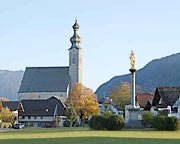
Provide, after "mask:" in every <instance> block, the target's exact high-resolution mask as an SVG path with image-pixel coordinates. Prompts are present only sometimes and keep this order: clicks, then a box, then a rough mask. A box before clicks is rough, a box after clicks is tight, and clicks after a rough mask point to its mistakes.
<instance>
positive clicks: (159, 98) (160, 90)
mask: <svg viewBox="0 0 180 144" xmlns="http://www.w3.org/2000/svg"><path fill="white" fill-rule="evenodd" d="M179 97H180V87H178V86H171V87H170V86H169V87H157V88H156V91H155V96H154V99H153V103H152V105H153V106H156V105H158V104H163V105H166V106H173V105H174V104H175V103H176V101H177V100H178V99H179Z"/></svg>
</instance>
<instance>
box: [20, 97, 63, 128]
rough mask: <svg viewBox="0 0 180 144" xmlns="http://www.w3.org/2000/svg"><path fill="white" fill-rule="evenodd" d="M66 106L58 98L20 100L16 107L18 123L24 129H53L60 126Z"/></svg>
mask: <svg viewBox="0 0 180 144" xmlns="http://www.w3.org/2000/svg"><path fill="white" fill-rule="evenodd" d="M65 112H66V105H65V104H64V103H63V101H62V100H61V98H59V97H55V96H53V97H50V98H48V99H46V100H44V99H36V100H35V99H34V100H27V99H26V100H21V102H20V104H19V107H18V114H19V122H20V123H23V124H24V125H25V126H26V127H54V126H56V125H62V123H63V121H62V118H63V116H64V114H65Z"/></svg>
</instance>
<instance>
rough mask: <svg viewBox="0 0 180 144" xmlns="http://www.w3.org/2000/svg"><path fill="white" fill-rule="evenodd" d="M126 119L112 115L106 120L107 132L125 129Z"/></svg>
mask: <svg viewBox="0 0 180 144" xmlns="http://www.w3.org/2000/svg"><path fill="white" fill-rule="evenodd" d="M124 125H125V122H124V119H123V118H122V117H121V116H119V115H110V116H109V117H108V118H107V119H106V125H105V127H106V129H107V130H120V129H122V128H123V127H124Z"/></svg>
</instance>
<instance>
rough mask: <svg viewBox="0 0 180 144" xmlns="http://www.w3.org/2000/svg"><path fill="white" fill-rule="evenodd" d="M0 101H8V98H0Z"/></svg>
mask: <svg viewBox="0 0 180 144" xmlns="http://www.w3.org/2000/svg"><path fill="white" fill-rule="evenodd" d="M0 101H9V99H8V98H0Z"/></svg>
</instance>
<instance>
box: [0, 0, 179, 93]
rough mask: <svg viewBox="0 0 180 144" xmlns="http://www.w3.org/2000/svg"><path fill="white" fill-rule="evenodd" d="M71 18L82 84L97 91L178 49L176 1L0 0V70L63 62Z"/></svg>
mask: <svg viewBox="0 0 180 144" xmlns="http://www.w3.org/2000/svg"><path fill="white" fill-rule="evenodd" d="M75 17H77V19H78V23H79V25H80V30H79V35H80V36H81V38H82V43H81V47H82V49H83V84H84V85H85V86H86V87H89V88H92V89H93V90H96V89H97V88H98V87H99V86H100V85H101V84H102V83H104V82H106V81H108V80H110V79H111V78H112V77H114V76H119V75H123V74H128V73H129V68H130V60H129V55H130V53H131V50H133V51H134V53H135V54H136V59H137V60H136V66H137V69H141V68H143V67H144V66H145V65H146V64H147V63H148V62H150V61H151V60H153V59H159V58H162V57H165V56H168V55H171V54H175V53H179V52H180V0H75V1H72V0H71V1H70V0H0V70H13V71H16V70H25V68H26V67H30V66H34V67H36V66H68V60H69V59H68V49H69V48H70V46H71V43H70V37H71V36H72V35H73V29H72V25H73V24H74V22H75Z"/></svg>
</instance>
